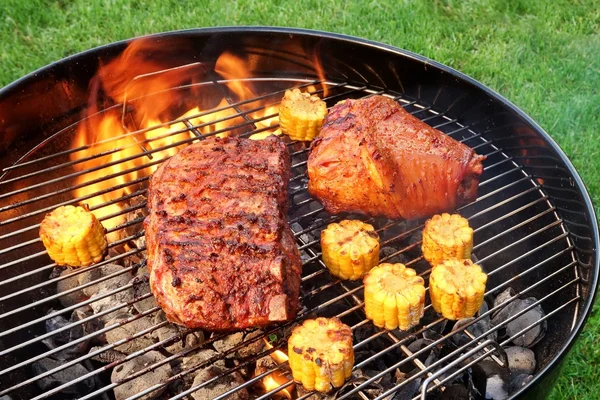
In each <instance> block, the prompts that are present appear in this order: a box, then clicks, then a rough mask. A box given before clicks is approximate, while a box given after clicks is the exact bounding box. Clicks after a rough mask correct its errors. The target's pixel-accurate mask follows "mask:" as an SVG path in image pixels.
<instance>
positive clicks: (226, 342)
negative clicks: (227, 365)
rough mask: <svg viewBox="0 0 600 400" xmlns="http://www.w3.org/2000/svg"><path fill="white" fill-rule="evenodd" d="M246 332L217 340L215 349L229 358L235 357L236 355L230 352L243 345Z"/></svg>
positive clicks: (214, 344)
mask: <svg viewBox="0 0 600 400" xmlns="http://www.w3.org/2000/svg"><path fill="white" fill-rule="evenodd" d="M243 339H244V332H236V333H232V334H231V335H227V336H225V337H224V338H223V339H219V340H216V341H215V342H214V343H213V346H214V348H215V349H216V350H217V351H218V352H219V353H221V354H225V353H229V354H227V358H231V357H233V356H234V355H235V354H234V353H231V352H229V350H230V349H232V348H233V347H235V346H237V345H238V344H240V343H242V340H243Z"/></svg>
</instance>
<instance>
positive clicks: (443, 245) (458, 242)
mask: <svg viewBox="0 0 600 400" xmlns="http://www.w3.org/2000/svg"><path fill="white" fill-rule="evenodd" d="M421 249H422V250H423V257H424V258H425V259H426V260H427V261H429V263H430V264H431V266H432V267H435V266H436V265H437V264H439V263H440V262H441V261H442V260H445V259H448V258H471V250H473V229H472V228H471V227H470V226H469V221H467V219H466V218H463V217H462V216H460V215H459V214H453V215H450V214H447V213H444V214H442V215H434V216H433V218H431V219H429V220H427V222H426V223H425V228H424V229H423V245H422V247H421Z"/></svg>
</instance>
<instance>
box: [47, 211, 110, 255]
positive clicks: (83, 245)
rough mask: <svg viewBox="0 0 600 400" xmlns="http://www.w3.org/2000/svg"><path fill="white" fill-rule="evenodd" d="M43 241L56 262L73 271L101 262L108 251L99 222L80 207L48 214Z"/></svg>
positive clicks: (102, 228)
mask: <svg viewBox="0 0 600 400" xmlns="http://www.w3.org/2000/svg"><path fill="white" fill-rule="evenodd" d="M40 238H41V239H42V242H43V243H44V246H45V247H46V250H48V255H49V256H50V258H51V259H52V260H54V262H56V263H57V264H59V265H69V266H71V267H81V266H87V265H90V264H92V263H95V262H99V261H102V257H103V255H104V252H105V251H106V248H107V247H108V242H107V241H106V236H105V234H104V227H103V226H102V224H101V223H100V221H98V220H97V219H96V217H95V216H94V214H92V213H91V212H90V211H88V210H87V209H86V208H83V207H80V206H76V207H74V206H61V207H58V208H57V209H56V210H54V211H52V212H51V213H49V214H46V217H44V220H43V221H42V224H41V226H40Z"/></svg>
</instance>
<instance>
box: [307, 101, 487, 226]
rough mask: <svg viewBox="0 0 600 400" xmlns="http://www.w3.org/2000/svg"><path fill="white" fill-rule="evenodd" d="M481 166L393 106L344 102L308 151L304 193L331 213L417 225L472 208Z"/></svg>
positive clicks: (470, 152)
mask: <svg viewBox="0 0 600 400" xmlns="http://www.w3.org/2000/svg"><path fill="white" fill-rule="evenodd" d="M484 159H485V157H483V156H478V155H477V154H475V152H474V151H473V150H472V149H470V148H469V147H467V146H465V145H463V144H461V143H459V142H457V141H455V140H454V139H452V138H450V137H449V136H447V135H444V134H443V133H442V132H440V131H438V130H436V129H434V128H432V127H430V126H429V125H427V124H426V123H424V122H422V121H420V120H419V119H418V118H416V117H413V116H412V115H410V114H409V113H408V112H406V110H404V109H403V108H402V107H400V106H399V105H398V104H397V103H396V102H395V101H393V100H392V99H389V98H387V97H383V96H372V97H368V98H364V99H360V100H347V101H345V102H344V103H341V104H337V105H336V106H334V107H333V108H332V109H331V111H330V113H329V115H328V116H327V119H326V120H325V123H324V125H323V128H322V130H321V133H320V135H319V137H318V138H317V139H316V140H314V141H313V143H312V145H311V149H310V154H309V157H308V177H309V182H308V190H309V192H310V193H311V194H312V195H313V196H315V197H317V198H318V199H319V200H320V201H321V202H322V203H323V205H324V206H325V209H326V210H327V211H329V212H330V213H333V214H336V213H340V212H344V211H346V212H360V213H364V214H369V215H384V216H387V217H388V218H405V219H415V218H420V217H425V216H428V215H431V214H435V213H439V212H444V211H450V210H453V209H455V208H456V207H458V206H460V205H461V204H465V203H468V202H470V201H473V200H474V199H475V198H476V197H477V186H478V184H479V176H480V175H481V173H482V172H483V166H482V164H481V162H482V160H484Z"/></svg>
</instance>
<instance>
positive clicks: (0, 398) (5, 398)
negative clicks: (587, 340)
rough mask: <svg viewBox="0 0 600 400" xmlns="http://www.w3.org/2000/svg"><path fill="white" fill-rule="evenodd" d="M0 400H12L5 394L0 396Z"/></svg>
mask: <svg viewBox="0 0 600 400" xmlns="http://www.w3.org/2000/svg"><path fill="white" fill-rule="evenodd" d="M0 400H12V397H10V396H9V395H7V394H5V395H4V396H0Z"/></svg>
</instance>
